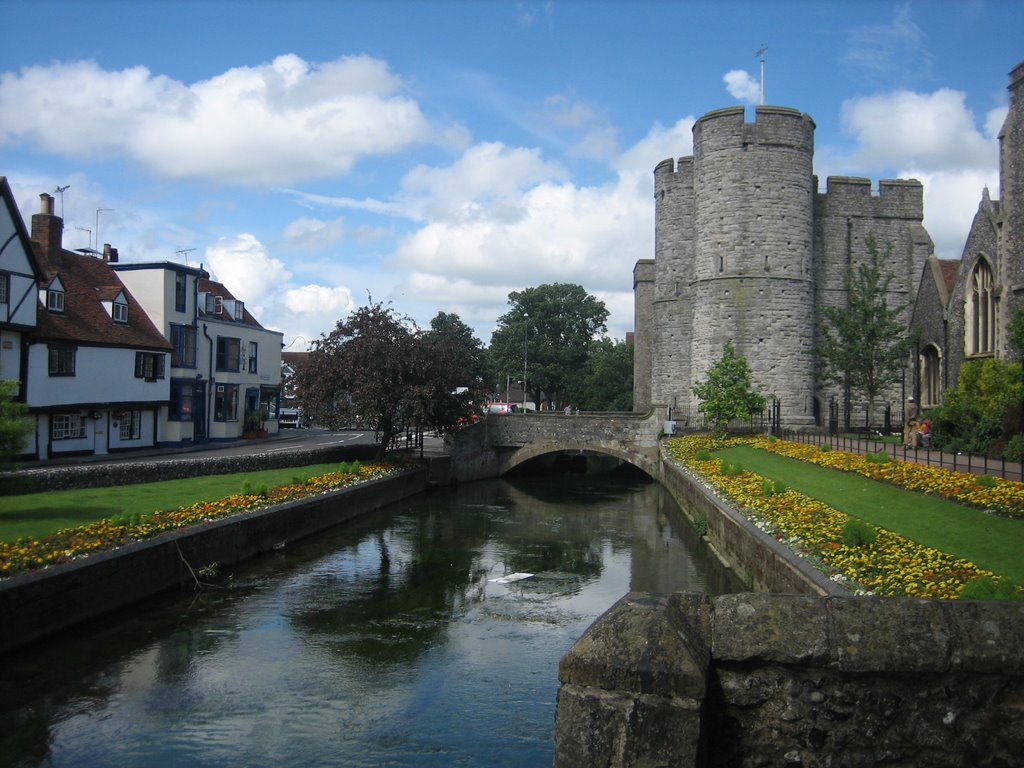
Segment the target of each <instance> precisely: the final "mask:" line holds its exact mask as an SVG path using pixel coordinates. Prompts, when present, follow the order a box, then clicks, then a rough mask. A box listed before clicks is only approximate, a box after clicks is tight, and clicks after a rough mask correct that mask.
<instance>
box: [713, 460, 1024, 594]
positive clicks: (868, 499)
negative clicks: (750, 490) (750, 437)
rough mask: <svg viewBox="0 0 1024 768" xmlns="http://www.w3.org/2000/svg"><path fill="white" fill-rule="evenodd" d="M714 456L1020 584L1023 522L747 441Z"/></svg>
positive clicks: (1022, 580) (1023, 560)
mask: <svg viewBox="0 0 1024 768" xmlns="http://www.w3.org/2000/svg"><path fill="white" fill-rule="evenodd" d="M715 455H716V456H719V457H721V458H724V459H726V460H727V461H729V462H732V463H734V464H740V465H742V466H743V468H744V469H747V470H749V471H751V472H754V473H756V474H758V475H760V476H762V477H765V478H768V479H771V480H777V481H780V482H782V483H785V484H786V485H787V486H788V487H790V488H792V489H793V490H795V491H799V492H800V493H803V494H805V495H807V496H811V497H813V498H815V499H818V500H820V501H822V502H824V503H825V504H827V505H829V506H830V507H833V508H834V509H838V510H839V511H841V512H845V513H846V514H848V515H850V516H852V517H856V518H859V519H861V520H865V521H867V522H869V523H871V524H872V525H876V526H879V527H882V528H886V529H887V530H890V531H893V532H894V533H898V534H900V535H901V536H905V537H906V538H908V539H911V540H912V541H916V542H917V543H919V544H923V545H925V546H927V547H932V548H935V549H938V550H941V551H942V552H947V553H949V554H951V555H955V556H957V557H962V558H964V559H966V560H970V561H971V562H973V563H975V564H976V565H979V566H981V567H983V568H986V569H988V570H991V571H993V572H995V573H998V574H1001V575H1004V576H1007V577H1008V578H1010V579H1012V580H1013V581H1015V582H1016V583H1018V584H1021V583H1024V558H1021V555H1020V553H1021V552H1022V551H1024V520H1020V519H1010V518H1006V517H999V516H996V515H992V514H989V513H987V512H985V511H984V510H981V509H977V508H973V507H968V506H965V505H962V504H956V503H954V502H951V501H947V500H945V499H941V498H936V497H934V496H928V495H925V494H922V493H917V492H915V491H908V490H904V489H902V488H897V487H895V486H892V485H889V484H887V483H883V482H878V481H875V480H870V479H868V478H865V477H861V476H859V475H853V474H850V473H847V472H841V471H839V470H834V469H826V468H823V467H819V466H815V465H813V464H807V463H805V462H802V461H799V460H797V459H791V458H787V457H785V456H779V455H776V454H773V453H769V452H767V451H764V450H760V449H758V448H755V447H753V446H749V445H738V446H734V447H731V448H727V449H725V450H722V451H717V452H715Z"/></svg>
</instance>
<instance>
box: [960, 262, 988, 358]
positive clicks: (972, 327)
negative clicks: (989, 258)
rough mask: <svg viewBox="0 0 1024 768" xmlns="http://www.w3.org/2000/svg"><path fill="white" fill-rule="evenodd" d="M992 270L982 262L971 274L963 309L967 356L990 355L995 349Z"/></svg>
mask: <svg viewBox="0 0 1024 768" xmlns="http://www.w3.org/2000/svg"><path fill="white" fill-rule="evenodd" d="M993 289H994V284H993V281H992V270H991V268H990V267H989V266H988V264H987V263H986V262H984V261H979V262H978V265H977V266H976V267H975V268H974V271H973V272H972V273H971V279H970V282H969V283H968V290H969V293H968V295H967V306H966V307H965V313H966V315H967V317H966V321H967V322H966V325H967V332H966V333H965V334H964V337H965V338H964V341H965V342H966V343H967V354H968V355H984V354H991V353H992V352H993V351H994V350H995V348H996V299H995V293H994V290H993Z"/></svg>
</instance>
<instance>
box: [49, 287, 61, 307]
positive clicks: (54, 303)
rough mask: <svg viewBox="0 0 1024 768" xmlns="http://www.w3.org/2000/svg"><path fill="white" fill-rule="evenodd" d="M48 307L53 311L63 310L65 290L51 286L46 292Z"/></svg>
mask: <svg viewBox="0 0 1024 768" xmlns="http://www.w3.org/2000/svg"><path fill="white" fill-rule="evenodd" d="M46 308H47V309H48V310H50V311H51V312H63V311H64V291H62V290H60V289H59V288H50V289H49V290H48V291H47V292H46Z"/></svg>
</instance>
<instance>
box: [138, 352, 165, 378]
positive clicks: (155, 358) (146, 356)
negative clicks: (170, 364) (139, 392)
mask: <svg viewBox="0 0 1024 768" xmlns="http://www.w3.org/2000/svg"><path fill="white" fill-rule="evenodd" d="M163 377H164V353H163V352H136V353H135V378H136V379H145V380H146V381H156V380H157V379H162V378H163Z"/></svg>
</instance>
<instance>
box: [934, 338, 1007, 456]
mask: <svg viewBox="0 0 1024 768" xmlns="http://www.w3.org/2000/svg"><path fill="white" fill-rule="evenodd" d="M1022 396H1024V373H1022V371H1021V368H1020V366H1019V365H1015V364H1012V363H1008V362H1006V361H1005V360H999V359H997V358H989V359H987V360H972V361H970V362H967V363H965V364H964V365H963V366H962V367H961V368H960V376H959V380H958V381H957V387H956V389H954V390H953V391H951V392H947V393H946V396H945V402H944V403H943V404H942V406H941V407H940V408H937V409H935V410H934V411H933V412H932V415H933V425H934V429H935V437H934V438H933V439H934V441H935V445H936V446H938V447H940V448H942V449H943V450H946V451H963V452H964V453H974V454H986V453H988V451H989V449H990V448H991V447H992V445H993V443H994V442H995V441H996V440H998V439H999V438H1000V437H1003V436H1005V435H1006V433H1007V432H1008V431H1009V430H1008V426H1009V424H1008V417H1009V416H1010V415H1011V414H1012V411H1013V409H1014V408H1015V407H1016V406H1018V405H1019V404H1020V402H1021V397H1022Z"/></svg>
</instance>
